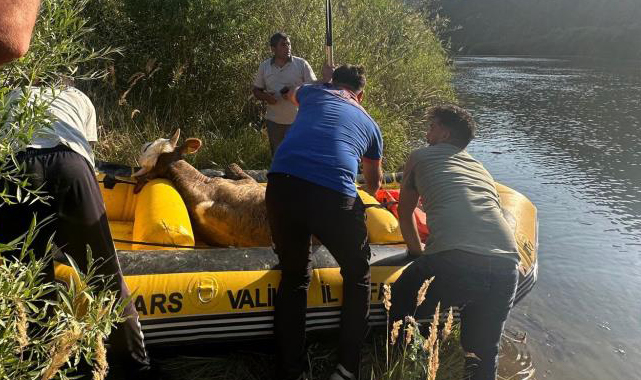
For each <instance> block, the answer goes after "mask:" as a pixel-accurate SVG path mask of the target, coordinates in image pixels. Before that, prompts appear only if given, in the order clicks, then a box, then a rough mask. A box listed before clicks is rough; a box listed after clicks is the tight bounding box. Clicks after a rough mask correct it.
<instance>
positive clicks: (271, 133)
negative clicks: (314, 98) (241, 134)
mask: <svg viewBox="0 0 641 380" xmlns="http://www.w3.org/2000/svg"><path fill="white" fill-rule="evenodd" d="M269 45H270V46H271V49H272V53H273V54H274V56H273V57H272V58H269V59H267V60H265V61H263V62H262V63H261V64H260V66H259V67H258V72H257V73H256V78H255V79H254V87H253V90H252V92H253V94H254V96H255V97H256V99H259V100H263V101H265V102H267V112H266V113H265V124H266V125H267V135H268V137H269V147H270V148H271V151H272V156H273V155H274V154H275V153H276V149H278V146H279V145H280V143H281V142H282V141H283V138H284V137H285V134H286V133H287V131H288V130H289V127H290V125H291V124H292V123H293V122H294V119H295V118H296V112H297V110H298V108H297V107H296V105H294V104H293V103H292V102H290V101H288V100H287V99H285V97H283V93H285V92H287V91H286V90H288V89H294V88H296V87H298V86H300V85H302V84H303V83H312V82H314V81H316V75H314V71H313V70H312V67H311V66H310V65H309V63H307V61H306V60H304V59H303V58H299V57H295V56H293V55H292V44H291V41H290V40H289V36H288V35H287V34H285V33H282V32H278V33H275V34H274V35H273V36H271V38H270V39H269Z"/></svg>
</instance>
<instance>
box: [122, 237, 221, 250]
mask: <svg viewBox="0 0 641 380" xmlns="http://www.w3.org/2000/svg"><path fill="white" fill-rule="evenodd" d="M112 240H113V241H114V242H116V243H127V244H138V245H151V246H156V247H167V248H191V249H211V248H216V247H214V246H208V245H180V244H164V243H148V242H144V241H135V240H125V239H112Z"/></svg>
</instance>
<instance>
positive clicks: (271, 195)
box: [266, 173, 370, 380]
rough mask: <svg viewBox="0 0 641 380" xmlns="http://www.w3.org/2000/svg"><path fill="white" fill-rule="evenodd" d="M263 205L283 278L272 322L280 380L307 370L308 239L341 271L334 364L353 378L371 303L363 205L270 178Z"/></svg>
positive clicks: (283, 177) (336, 194) (310, 185)
mask: <svg viewBox="0 0 641 380" xmlns="http://www.w3.org/2000/svg"><path fill="white" fill-rule="evenodd" d="M266 203H267V214H268V218H269V225H270V228H271V232H272V238H273V242H274V251H275V252H276V254H277V255H278V258H279V261H280V269H281V273H282V279H281V282H280V286H279V288H278V295H277V298H276V311H275V320H274V327H275V335H276V342H277V355H278V359H277V360H278V362H277V368H278V370H277V372H278V373H277V375H278V379H283V380H287V379H296V378H297V377H299V376H300V374H301V373H302V372H303V371H304V370H305V369H306V367H305V365H306V360H305V319H306V318H305V317H306V310H307V290H308V288H309V283H310V279H311V258H310V238H311V236H312V235H314V236H315V237H316V238H317V239H318V240H320V242H321V243H322V244H323V245H324V246H325V247H327V249H328V250H329V251H330V252H331V254H332V255H333V256H334V258H335V259H336V261H337V262H338V264H339V265H340V267H341V275H342V276H343V299H342V303H343V306H342V309H341V325H340V339H339V349H338V359H339V363H340V364H342V365H343V367H345V369H347V370H348V371H350V372H352V373H355V374H357V373H358V367H359V363H360V349H361V346H362V344H363V341H364V339H365V335H366V332H367V321H368V317H369V300H370V269H369V258H370V247H369V242H368V239H367V228H366V226H365V207H364V206H363V203H362V201H361V200H360V198H359V197H350V196H347V195H344V194H341V193H339V192H337V191H334V190H331V189H329V188H326V187H323V186H319V185H316V184H313V183H310V182H307V181H304V180H302V179H300V178H296V177H294V176H289V175H286V174H280V173H274V174H270V175H269V182H268V184H267V193H266Z"/></svg>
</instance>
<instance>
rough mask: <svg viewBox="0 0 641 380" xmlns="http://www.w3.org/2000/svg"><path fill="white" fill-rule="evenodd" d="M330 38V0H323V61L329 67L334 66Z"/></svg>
mask: <svg viewBox="0 0 641 380" xmlns="http://www.w3.org/2000/svg"><path fill="white" fill-rule="evenodd" d="M332 37H333V36H332V0H325V61H326V62H327V64H328V65H330V66H334V49H333V47H332Z"/></svg>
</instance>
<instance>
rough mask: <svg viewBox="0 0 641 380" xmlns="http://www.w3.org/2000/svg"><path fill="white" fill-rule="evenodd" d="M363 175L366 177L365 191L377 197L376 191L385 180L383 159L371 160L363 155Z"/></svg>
mask: <svg viewBox="0 0 641 380" xmlns="http://www.w3.org/2000/svg"><path fill="white" fill-rule="evenodd" d="M362 162H363V177H364V178H365V186H364V188H365V191H367V192H368V193H369V194H370V195H371V196H373V197H376V192H377V191H378V189H380V188H381V182H382V180H383V169H382V168H381V160H370V159H369V158H366V157H363V160H362Z"/></svg>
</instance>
